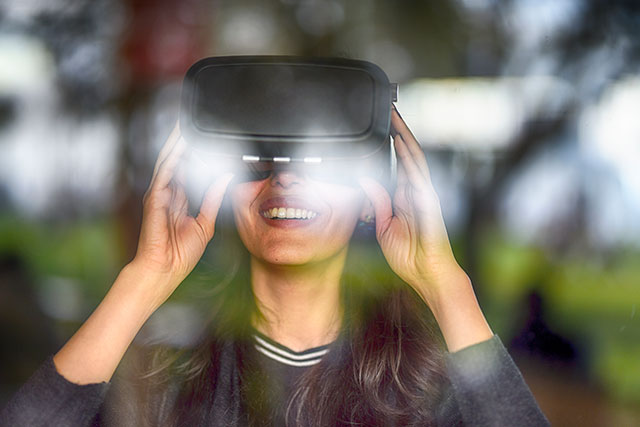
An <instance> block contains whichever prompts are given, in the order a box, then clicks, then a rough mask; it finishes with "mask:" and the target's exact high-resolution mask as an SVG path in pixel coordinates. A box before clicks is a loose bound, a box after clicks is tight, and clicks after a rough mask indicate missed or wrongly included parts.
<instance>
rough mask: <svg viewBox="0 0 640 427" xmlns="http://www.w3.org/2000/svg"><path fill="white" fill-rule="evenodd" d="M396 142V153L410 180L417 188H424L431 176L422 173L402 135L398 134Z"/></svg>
mask: <svg viewBox="0 0 640 427" xmlns="http://www.w3.org/2000/svg"><path fill="white" fill-rule="evenodd" d="M394 142H395V147H396V153H397V154H398V158H399V159H400V165H401V166H403V168H404V171H405V172H406V175H407V178H408V180H409V182H410V183H411V185H412V186H413V187H414V188H416V189H421V190H422V189H424V188H425V185H427V184H428V183H429V176H428V175H427V176H425V175H424V174H423V173H422V171H421V170H420V168H419V167H418V165H417V164H416V162H415V159H414V158H413V156H412V155H411V153H410V152H409V149H408V148H407V145H406V144H405V142H404V139H403V138H402V136H400V135H398V136H396V140H395V141H394Z"/></svg>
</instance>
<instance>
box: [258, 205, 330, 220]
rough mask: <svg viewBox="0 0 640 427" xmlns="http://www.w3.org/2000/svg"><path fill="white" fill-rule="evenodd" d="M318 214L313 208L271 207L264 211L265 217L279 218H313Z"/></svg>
mask: <svg viewBox="0 0 640 427" xmlns="http://www.w3.org/2000/svg"><path fill="white" fill-rule="evenodd" d="M317 215H318V214H317V213H316V212H314V211H312V210H307V209H300V208H271V209H267V210H265V211H263V212H262V216H263V217H265V218H278V219H312V218H315V217H316V216H317Z"/></svg>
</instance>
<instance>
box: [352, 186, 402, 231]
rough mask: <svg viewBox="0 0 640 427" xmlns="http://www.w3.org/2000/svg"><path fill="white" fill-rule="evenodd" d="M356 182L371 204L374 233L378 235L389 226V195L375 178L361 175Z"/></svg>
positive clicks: (390, 207)
mask: <svg viewBox="0 0 640 427" xmlns="http://www.w3.org/2000/svg"><path fill="white" fill-rule="evenodd" d="M358 182H359V183H360V186H361V187H362V189H363V190H364V193H365V195H366V196H367V198H368V199H369V200H370V201H371V204H372V205H373V210H374V212H375V215H376V235H377V236H378V237H379V236H381V235H382V234H383V233H384V232H385V231H386V230H387V228H389V225H390V224H391V219H392V218H393V207H392V205H391V197H390V196H389V193H387V190H385V188H384V187H383V186H382V185H380V184H379V183H378V182H377V181H376V180H375V179H372V178H369V177H361V178H360V179H359V180H358Z"/></svg>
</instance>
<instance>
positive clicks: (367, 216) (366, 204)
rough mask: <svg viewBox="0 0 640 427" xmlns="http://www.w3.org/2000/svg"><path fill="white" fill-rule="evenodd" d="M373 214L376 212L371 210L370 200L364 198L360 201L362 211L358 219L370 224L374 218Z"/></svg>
mask: <svg viewBox="0 0 640 427" xmlns="http://www.w3.org/2000/svg"><path fill="white" fill-rule="evenodd" d="M375 214H376V212H375V210H374V209H373V204H372V203H371V200H369V198H367V197H366V196H365V197H364V200H363V201H362V210H361V211H360V217H359V218H358V219H359V220H360V221H362V222H364V223H371V222H373V219H374V218H375V216H376V215H375Z"/></svg>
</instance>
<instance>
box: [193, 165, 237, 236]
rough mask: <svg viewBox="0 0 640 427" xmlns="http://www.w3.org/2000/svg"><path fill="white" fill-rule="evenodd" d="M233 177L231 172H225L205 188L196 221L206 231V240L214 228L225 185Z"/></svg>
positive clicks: (225, 188) (211, 234)
mask: <svg viewBox="0 0 640 427" xmlns="http://www.w3.org/2000/svg"><path fill="white" fill-rule="evenodd" d="M232 179H233V174H232V173H226V174H224V175H222V176H221V177H218V178H217V179H216V180H215V181H214V182H213V183H212V184H211V185H210V186H209V188H208V189H207V191H206V193H205V195H204V198H203V200H202V204H201V205H200V212H199V213H198V216H197V217H196V221H197V222H198V224H200V226H201V227H202V229H203V230H204V231H205V233H206V237H207V241H208V240H211V238H212V237H213V232H214V229H215V223H216V218H217V216H218V211H219V210H220V205H221V204H222V199H223V197H224V193H225V191H226V190H227V186H228V185H229V183H230V182H231V180H232Z"/></svg>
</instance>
